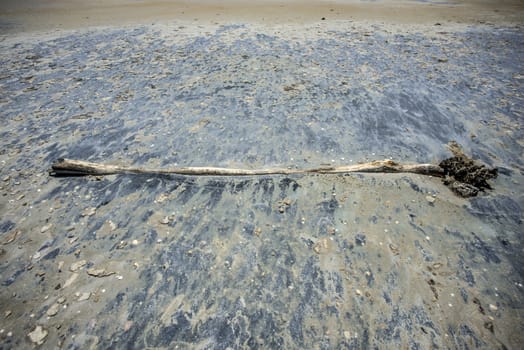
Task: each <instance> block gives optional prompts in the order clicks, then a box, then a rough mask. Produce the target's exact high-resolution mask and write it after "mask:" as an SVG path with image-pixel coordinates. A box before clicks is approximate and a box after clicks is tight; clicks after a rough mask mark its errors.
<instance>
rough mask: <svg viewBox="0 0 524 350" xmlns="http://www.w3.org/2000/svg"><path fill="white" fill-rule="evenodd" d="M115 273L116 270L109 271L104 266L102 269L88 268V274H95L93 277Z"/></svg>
mask: <svg viewBox="0 0 524 350" xmlns="http://www.w3.org/2000/svg"><path fill="white" fill-rule="evenodd" d="M115 273H116V272H114V271H107V270H106V269H104V268H102V269H96V268H90V269H87V274H88V275H89V276H93V277H107V276H111V275H114V274H115Z"/></svg>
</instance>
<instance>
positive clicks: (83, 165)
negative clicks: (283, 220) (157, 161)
mask: <svg viewBox="0 0 524 350" xmlns="http://www.w3.org/2000/svg"><path fill="white" fill-rule="evenodd" d="M337 173H415V174H422V175H433V176H443V175H444V170H443V169H442V168H441V167H440V166H438V165H434V164H400V163H397V162H394V161H392V160H379V161H373V162H369V163H362V164H355V165H344V166H326V167H318V168H309V169H287V168H265V169H233V168H216V167H179V168H166V169H150V168H135V167H127V166H118V165H105V164H99V163H92V162H85V161H81V160H72V159H58V160H57V161H56V162H55V163H53V165H52V169H51V170H50V171H49V174H50V175H52V176H85V175H112V174H173V175H191V176H254V175H277V174H282V175H291V174H337Z"/></svg>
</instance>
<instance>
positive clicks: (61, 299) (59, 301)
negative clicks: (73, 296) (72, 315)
mask: <svg viewBox="0 0 524 350" xmlns="http://www.w3.org/2000/svg"><path fill="white" fill-rule="evenodd" d="M65 301H66V298H65V297H60V298H58V299H57V300H56V302H57V303H59V304H63V303H65Z"/></svg>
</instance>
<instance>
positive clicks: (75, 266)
mask: <svg viewBox="0 0 524 350" xmlns="http://www.w3.org/2000/svg"><path fill="white" fill-rule="evenodd" d="M86 264H87V261H85V260H80V261H77V262H74V263H72V264H71V266H70V267H69V270H70V271H71V272H77V271H78V270H80V268H82V267H83V266H85V265H86Z"/></svg>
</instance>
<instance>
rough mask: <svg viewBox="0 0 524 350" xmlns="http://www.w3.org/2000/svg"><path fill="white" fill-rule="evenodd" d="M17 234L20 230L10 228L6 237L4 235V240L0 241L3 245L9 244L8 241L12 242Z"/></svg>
mask: <svg viewBox="0 0 524 350" xmlns="http://www.w3.org/2000/svg"><path fill="white" fill-rule="evenodd" d="M19 234H20V230H12V231H11V232H9V233H8V234H7V235H6V237H5V239H4V241H3V242H2V244H4V245H5V244H9V243H11V242H13V241H14V240H15V239H16V237H18V235H19Z"/></svg>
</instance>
